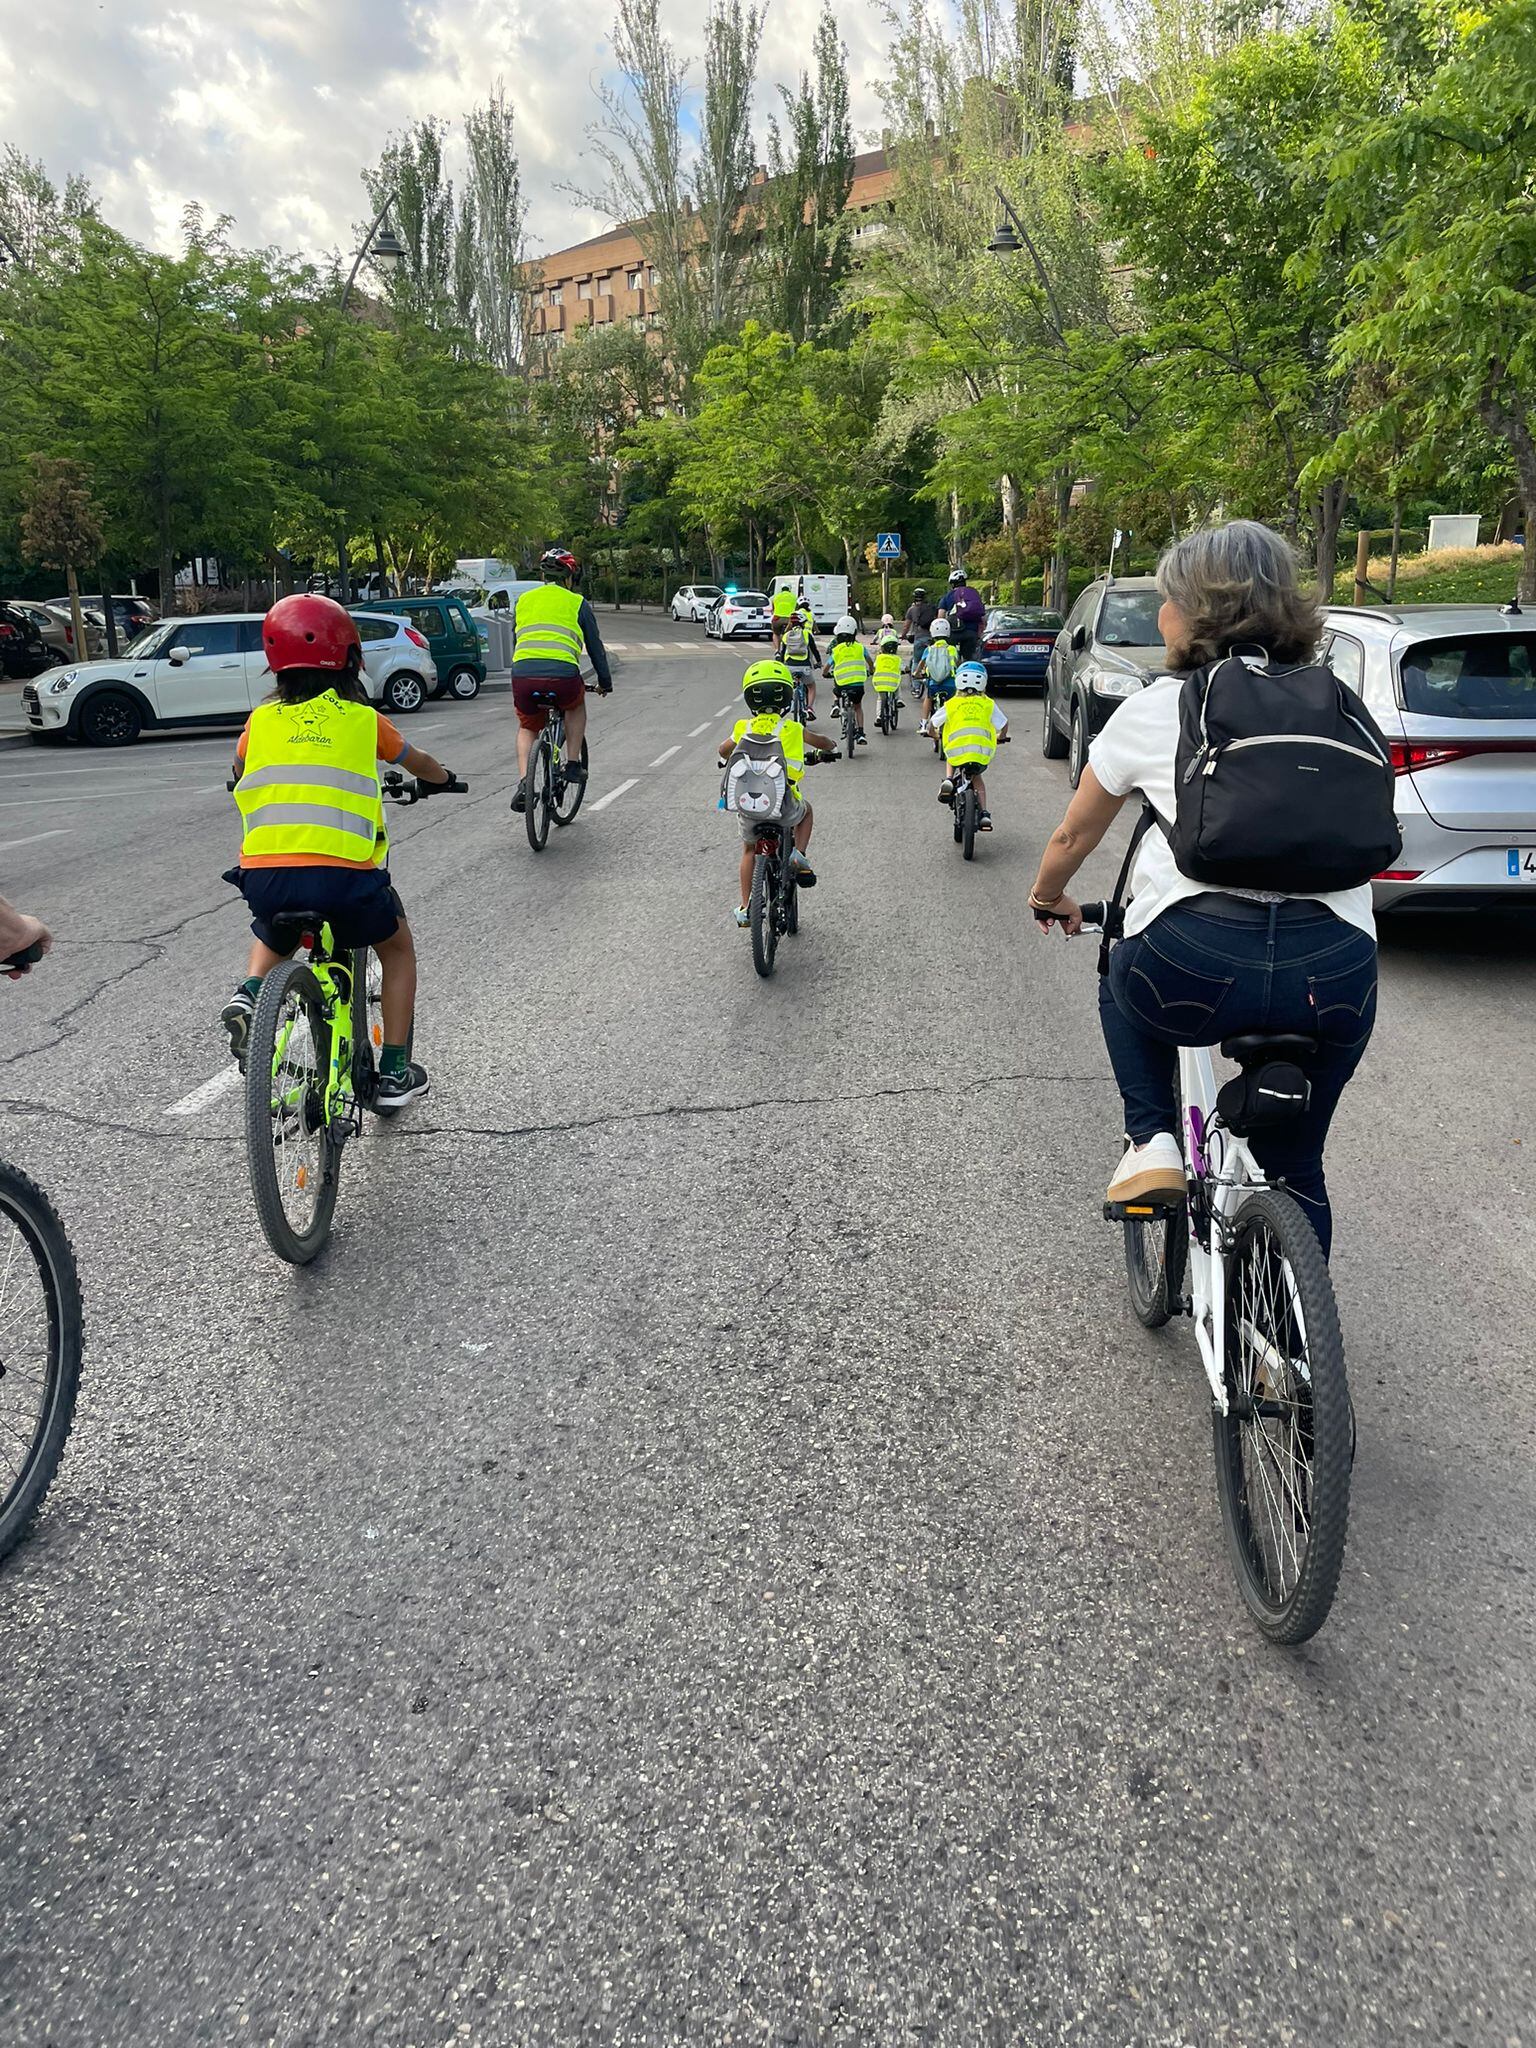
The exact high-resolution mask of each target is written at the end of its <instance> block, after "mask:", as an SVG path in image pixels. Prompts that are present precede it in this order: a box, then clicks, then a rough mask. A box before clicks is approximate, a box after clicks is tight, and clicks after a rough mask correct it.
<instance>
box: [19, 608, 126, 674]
mask: <svg viewBox="0 0 1536 2048" xmlns="http://www.w3.org/2000/svg"><path fill="white" fill-rule="evenodd" d="M20 601H21V600H19V599H18V600H17V602H18V603H19V602H20ZM29 602H32V609H33V611H34V613H37V614H40V615H41V617H42V618H46V619H47V621H48V622H49V623H48V624H47V625H40V627H39V630H40V631H41V633H42V635H43V638H44V639H45V640H47V639H49V638H51V639H52V641H53V645H54V646H55V647H57V646H59V645H60V644H61V642H62V646H63V654H64V659H65V660H66V661H74V660H75V659H76V658H77V655H78V654H79V652H80V650H79V649H77V648H76V646H75V615H74V613H73V612H72V611H71V610H70V608H69V599H68V598H67V597H66V598H65V599H64V600H63V601H62V603H61V602H60V601H59V600H58V599H56V598H50V599H49V600H48V601H47V603H46V604H38V603H36V602H35V601H30V600H29ZM80 623H81V624H82V625H83V626H84V628H85V648H84V654H85V658H86V660H87V661H95V660H96V659H97V657H98V656H99V655H103V654H105V653H106V651H107V621H106V618H105V616H104V614H103V613H101V612H98V611H93V610H92V609H91V607H90V606H89V605H81V607H80Z"/></svg>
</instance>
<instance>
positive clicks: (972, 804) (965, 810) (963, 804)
mask: <svg viewBox="0 0 1536 2048" xmlns="http://www.w3.org/2000/svg"><path fill="white" fill-rule="evenodd" d="M977 810H978V805H977V802H976V792H975V790H974V789H972V787H971V785H970V784H969V783H967V784H966V785H965V794H964V796H963V797H962V798H961V799H960V851H961V852H962V853H963V854H964V855H965V858H966V859H967V860H974V859H975V858H976V814H977Z"/></svg>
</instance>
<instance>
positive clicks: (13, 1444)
mask: <svg viewBox="0 0 1536 2048" xmlns="http://www.w3.org/2000/svg"><path fill="white" fill-rule="evenodd" d="M80 1333H81V1311H80V1281H79V1278H78V1276H77V1274H76V1272H75V1256H74V1253H73V1252H72V1251H71V1250H70V1245H69V1239H68V1238H67V1237H66V1236H65V1234H64V1226H63V1224H62V1223H61V1222H60V1221H59V1219H58V1216H57V1214H56V1213H55V1211H54V1207H53V1204H52V1203H51V1202H50V1201H49V1200H48V1197H47V1196H46V1195H45V1194H44V1193H43V1191H42V1189H41V1188H40V1187H38V1186H37V1185H36V1183H35V1182H34V1181H31V1180H29V1179H28V1178H27V1176H26V1175H25V1174H24V1173H18V1172H17V1170H16V1168H15V1167H14V1166H6V1165H4V1164H0V1557H7V1556H9V1555H10V1553H11V1551H13V1550H14V1549H15V1548H16V1545H17V1544H18V1543H19V1542H20V1541H21V1539H22V1537H23V1536H24V1535H25V1534H26V1532H27V1530H28V1528H29V1527H30V1526H31V1523H32V1519H33V1517H34V1516H35V1515H36V1513H37V1511H38V1509H39V1508H40V1507H41V1506H42V1504H43V1499H44V1496H45V1495H46V1494H47V1491H48V1489H49V1487H50V1486H51V1485H52V1484H53V1479H54V1474H55V1473H56V1472H57V1471H58V1469H59V1460H60V1459H61V1458H62V1457H63V1455H64V1446H65V1444H66V1442H67V1441H68V1439H69V1432H70V1427H71V1425H72V1424H73V1422H74V1419H75V1396H76V1393H77V1392H78V1390H79V1386H80V1342H81V1336H80Z"/></svg>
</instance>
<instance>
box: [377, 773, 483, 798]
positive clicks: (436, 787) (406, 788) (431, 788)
mask: <svg viewBox="0 0 1536 2048" xmlns="http://www.w3.org/2000/svg"><path fill="white" fill-rule="evenodd" d="M379 788H380V792H381V794H382V795H384V796H385V797H387V798H388V800H389V801H390V802H391V803H394V804H423V803H425V802H426V800H427V798H428V797H429V796H463V795H465V794H466V793H467V792H468V789H469V784H468V783H467V782H463V781H461V780H460V779H459V777H458V776H457V775H453V774H450V775H449V777H448V780H447V781H446V782H423V781H422V779H421V777H420V776H419V775H418V776H417V777H416V778H415V780H414V781H407V780H406V778H405V777H404V776H403V775H402V774H401V773H400V771H399V769H398V768H390V769H387V770H386V771H385V774H384V777H383V780H382V781H381V783H380V784H379Z"/></svg>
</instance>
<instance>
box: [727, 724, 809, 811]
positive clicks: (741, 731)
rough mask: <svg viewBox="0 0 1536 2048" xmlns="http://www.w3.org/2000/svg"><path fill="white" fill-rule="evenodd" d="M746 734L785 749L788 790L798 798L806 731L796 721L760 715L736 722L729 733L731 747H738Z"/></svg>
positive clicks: (803, 764) (803, 763) (803, 768)
mask: <svg viewBox="0 0 1536 2048" xmlns="http://www.w3.org/2000/svg"><path fill="white" fill-rule="evenodd" d="M749 734H750V735H751V737H752V738H753V739H755V740H777V741H778V743H779V745H780V746H781V747H782V748H783V749H784V766H785V768H786V770H787V771H788V774H789V786H790V788H791V789H792V790H793V791H794V793H795V795H796V796H798V795H799V794H800V778H801V776H802V775H803V774H804V773H805V727H804V726H803V725H802V724H801V723H800V721H799V720H798V719H796V718H776V717H775V716H774V714H773V713H772V712H771V711H761V712H759V713H758V715H757V717H756V718H738V719H737V721H736V723H735V725H734V726H733V727H732V729H731V745H732V746H733V747H734V746H739V745H740V743H741V742H742V740H744V739H745V738H746V737H747V736H748V735H749Z"/></svg>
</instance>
